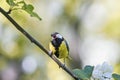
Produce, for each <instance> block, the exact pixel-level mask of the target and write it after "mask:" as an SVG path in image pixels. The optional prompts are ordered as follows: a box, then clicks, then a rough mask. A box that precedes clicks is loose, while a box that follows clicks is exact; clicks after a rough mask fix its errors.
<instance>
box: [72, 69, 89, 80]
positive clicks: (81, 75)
mask: <svg viewBox="0 0 120 80" xmlns="http://www.w3.org/2000/svg"><path fill="white" fill-rule="evenodd" d="M73 73H74V74H75V75H76V76H77V77H78V78H79V79H83V80H88V78H87V76H86V74H85V72H84V71H83V70H80V69H74V70H73Z"/></svg>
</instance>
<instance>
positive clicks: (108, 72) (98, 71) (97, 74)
mask: <svg viewBox="0 0 120 80" xmlns="http://www.w3.org/2000/svg"><path fill="white" fill-rule="evenodd" d="M112 72H113V67H112V66H110V65H109V64H108V63H107V62H104V63H103V64H102V65H97V66H96V67H94V70H93V73H92V77H93V78H94V80H111V78H112Z"/></svg>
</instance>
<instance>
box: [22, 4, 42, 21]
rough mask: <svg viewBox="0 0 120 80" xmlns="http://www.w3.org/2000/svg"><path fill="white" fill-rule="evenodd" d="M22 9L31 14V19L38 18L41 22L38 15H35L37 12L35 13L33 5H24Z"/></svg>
mask: <svg viewBox="0 0 120 80" xmlns="http://www.w3.org/2000/svg"><path fill="white" fill-rule="evenodd" d="M22 9H23V10H24V11H26V12H27V13H29V14H30V16H31V17H36V18H38V19H39V20H41V18H40V17H39V16H38V14H37V13H35V12H33V10H34V7H33V6H32V5H31V4H28V5H27V4H24V5H23V7H22Z"/></svg>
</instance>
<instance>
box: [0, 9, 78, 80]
mask: <svg viewBox="0 0 120 80" xmlns="http://www.w3.org/2000/svg"><path fill="white" fill-rule="evenodd" d="M0 12H1V13H2V14H3V15H4V16H5V17H6V18H7V19H8V20H9V21H10V22H11V23H12V24H13V25H14V26H15V27H16V28H17V29H18V30H19V31H20V32H21V33H22V34H23V35H25V36H26V37H27V38H28V39H29V40H30V41H31V42H32V43H34V44H35V45H36V46H38V47H39V48H40V49H41V50H42V51H44V52H45V53H46V54H47V55H48V56H49V57H51V58H52V59H53V60H54V61H55V62H56V63H57V64H58V65H59V66H60V67H61V68H62V69H63V70H64V71H66V72H67V73H68V74H69V75H71V76H72V77H73V78H74V79H75V80H79V78H77V77H76V76H75V75H74V74H73V73H72V71H71V70H70V69H68V68H67V67H66V66H64V64H62V63H61V62H60V61H59V60H58V59H57V58H56V57H55V56H54V55H52V56H51V53H50V52H49V51H48V50H46V49H45V48H44V47H43V46H42V45H41V44H40V43H39V42H38V41H37V40H35V39H34V38H33V37H32V36H31V35H30V34H29V33H27V32H26V31H25V30H24V29H23V28H22V27H21V26H20V25H19V24H18V23H17V22H15V21H14V20H13V19H12V18H11V17H10V16H9V15H8V12H6V11H5V10H3V9H2V8H1V7H0Z"/></svg>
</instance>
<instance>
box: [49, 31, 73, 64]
mask: <svg viewBox="0 0 120 80" xmlns="http://www.w3.org/2000/svg"><path fill="white" fill-rule="evenodd" d="M51 38H52V39H51V41H50V43H49V49H50V51H51V53H52V54H53V55H55V56H56V57H57V58H59V59H64V64H65V59H66V58H68V59H71V58H70V56H69V46H68V43H67V41H66V40H65V38H64V37H63V36H62V35H61V34H60V33H58V32H54V33H52V34H51Z"/></svg>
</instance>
